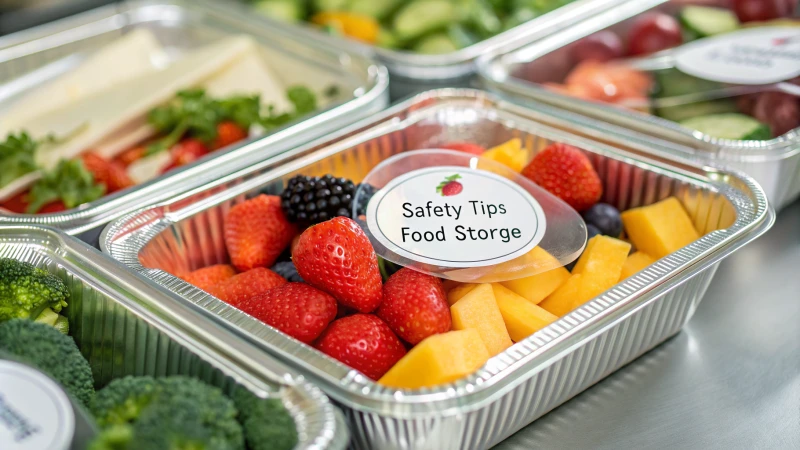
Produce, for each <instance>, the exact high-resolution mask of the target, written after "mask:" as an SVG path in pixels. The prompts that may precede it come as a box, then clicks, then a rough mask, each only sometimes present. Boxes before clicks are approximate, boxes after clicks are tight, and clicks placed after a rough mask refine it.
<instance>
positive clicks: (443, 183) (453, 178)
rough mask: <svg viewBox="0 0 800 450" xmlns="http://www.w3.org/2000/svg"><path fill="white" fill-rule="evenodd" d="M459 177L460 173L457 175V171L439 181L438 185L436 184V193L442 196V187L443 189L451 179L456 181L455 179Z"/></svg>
mask: <svg viewBox="0 0 800 450" xmlns="http://www.w3.org/2000/svg"><path fill="white" fill-rule="evenodd" d="M460 178H461V175H459V174H457V173H456V174H453V175H450V176H449V177H445V179H444V181H442V182H441V183H439V185H438V186H436V193H437V194H441V195H442V196H444V194H442V189H444V187H445V186H447V185H448V184H449V183H450V182H451V181H456V180H458V179H460Z"/></svg>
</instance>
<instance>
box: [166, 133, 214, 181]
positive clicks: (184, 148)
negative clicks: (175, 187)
mask: <svg viewBox="0 0 800 450" xmlns="http://www.w3.org/2000/svg"><path fill="white" fill-rule="evenodd" d="M169 153H170V156H171V158H172V159H171V160H170V162H169V164H167V165H166V166H165V167H164V168H163V169H161V173H165V172H168V171H170V170H172V169H175V168H176V167H180V166H183V165H186V164H189V163H190V162H194V161H195V160H197V159H200V158H202V157H203V156H206V155H207V154H208V147H206V144H204V143H203V141H200V140H198V139H191V138H189V139H184V140H182V141H181V142H178V143H177V144H175V145H173V146H172V148H170V149H169Z"/></svg>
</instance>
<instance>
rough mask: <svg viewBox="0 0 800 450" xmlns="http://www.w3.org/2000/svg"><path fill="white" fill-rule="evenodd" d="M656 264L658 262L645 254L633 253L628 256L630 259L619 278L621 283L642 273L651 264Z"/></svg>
mask: <svg viewBox="0 0 800 450" xmlns="http://www.w3.org/2000/svg"><path fill="white" fill-rule="evenodd" d="M654 262H656V260H655V259H653V257H652V256H650V255H648V254H647V253H645V252H635V253H633V254H632V255H630V256H628V259H626V260H625V264H623V265H622V273H621V274H620V276H619V281H622V280H624V279H626V278H628V277H629V276H631V275H633V274H635V273H637V272H640V271H641V270H642V269H644V268H645V267H647V266H649V265H650V264H653V263H654Z"/></svg>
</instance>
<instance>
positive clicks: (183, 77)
mask: <svg viewBox="0 0 800 450" xmlns="http://www.w3.org/2000/svg"><path fill="white" fill-rule="evenodd" d="M254 45H255V43H254V42H253V41H252V40H251V39H249V38H245V37H235V38H228V39H225V40H223V41H221V42H218V43H216V44H212V45H209V46H207V47H203V48H201V49H198V50H195V51H194V52H192V53H191V54H188V55H186V56H185V57H184V58H181V59H180V60H178V61H176V62H175V63H174V64H172V65H170V66H169V67H167V68H166V69H164V70H160V71H158V72H155V73H151V74H147V75H143V76H141V77H138V78H136V79H135V80H131V81H129V82H127V83H122V84H120V85H118V86H116V87H114V88H112V89H109V90H107V91H105V92H102V93H100V94H98V95H93V96H90V97H86V98H83V99H80V100H78V101H75V102H72V103H71V104H69V105H67V106H65V107H63V108H60V109H58V110H55V111H51V112H48V113H45V114H43V115H41V116H38V117H36V119H35V120H32V121H31V122H29V123H28V124H27V125H26V130H27V131H28V132H29V133H30V134H31V135H32V136H34V137H36V138H41V137H42V136H46V135H47V134H49V133H54V134H55V135H57V136H64V135H69V134H71V133H75V130H80V131H78V132H77V133H76V134H75V136H74V137H72V138H71V139H69V140H68V141H67V142H65V143H63V144H61V145H57V146H53V147H50V148H47V150H45V151H39V152H37V154H36V156H37V163H38V164H39V165H40V166H42V167H43V168H45V169H49V168H52V167H54V166H55V165H56V164H57V163H58V160H60V159H63V158H73V157H75V156H77V155H78V154H80V153H81V152H83V151H84V150H86V149H89V148H92V147H93V146H94V145H95V144H97V143H98V142H102V141H103V140H104V139H105V138H107V137H109V136H112V135H114V134H115V133H118V132H119V130H120V129H121V128H122V127H124V126H126V125H128V124H130V123H131V122H132V121H133V120H135V119H137V118H141V117H144V116H145V114H147V112H148V111H149V110H150V109H151V108H153V107H154V106H157V105H160V104H162V103H164V102H166V101H168V100H170V99H171V98H172V97H174V95H175V92H177V91H179V90H181V89H186V88H188V87H193V86H198V85H200V84H201V83H202V82H203V81H205V80H206V79H208V78H209V77H211V76H212V75H213V74H214V73H216V72H218V71H219V70H220V67H227V66H228V65H230V64H232V63H233V62H234V61H236V60H237V59H238V58H241V57H242V56H243V55H244V54H245V53H247V52H248V51H252V49H253V46H254ZM42 150H44V149H42Z"/></svg>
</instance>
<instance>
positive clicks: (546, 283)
mask: <svg viewBox="0 0 800 450" xmlns="http://www.w3.org/2000/svg"><path fill="white" fill-rule="evenodd" d="M568 278H569V271H568V270H567V269H565V268H564V267H556V268H555V269H553V270H548V271H547V272H543V273H538V274H536V275H531V276H529V277H525V278H518V279H516V280H510V281H503V282H502V283H501V284H502V285H503V286H505V287H507V288H508V289H511V290H512V291H514V292H515V293H517V294H519V295H521V296H522V297H524V298H525V299H526V300H528V301H529V302H531V303H532V304H534V305H536V304H538V303H539V302H541V301H542V300H544V299H545V297H547V296H548V295H550V294H552V293H553V292H554V291H555V290H556V289H558V287H559V286H561V285H562V284H564V282H566V281H567V279H568Z"/></svg>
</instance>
